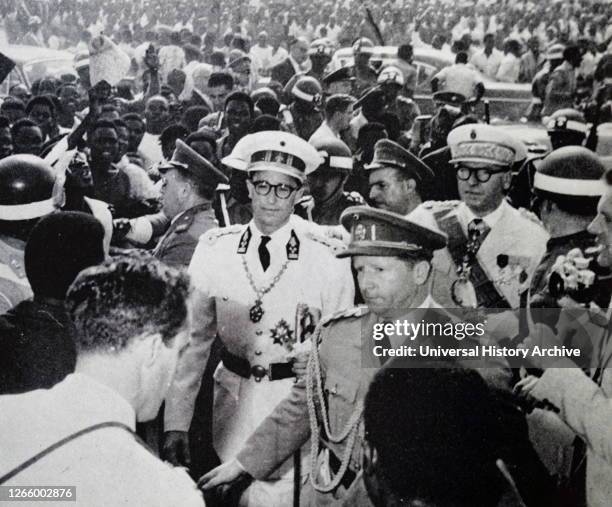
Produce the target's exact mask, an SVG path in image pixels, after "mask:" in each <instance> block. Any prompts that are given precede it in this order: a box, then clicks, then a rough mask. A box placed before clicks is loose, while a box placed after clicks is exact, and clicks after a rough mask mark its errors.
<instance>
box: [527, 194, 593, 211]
mask: <svg viewBox="0 0 612 507" xmlns="http://www.w3.org/2000/svg"><path fill="white" fill-rule="evenodd" d="M533 194H534V196H535V197H536V198H537V199H538V200H539V201H540V202H543V201H550V202H552V203H555V205H556V206H557V208H559V209H560V210H561V211H563V212H565V213H568V214H570V215H576V216H581V217H589V216H595V215H596V214H597V204H598V203H599V197H583V196H578V195H562V194H554V193H552V192H546V191H544V190H540V189H537V188H534V189H533Z"/></svg>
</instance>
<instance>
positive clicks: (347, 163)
mask: <svg viewBox="0 0 612 507" xmlns="http://www.w3.org/2000/svg"><path fill="white" fill-rule="evenodd" d="M311 144H312V145H313V146H314V148H315V150H317V151H318V152H319V155H321V157H322V159H323V162H322V163H321V165H320V166H319V169H325V170H326V171H328V170H331V171H340V172H346V173H349V172H351V169H352V168H353V157H352V154H351V150H350V149H349V147H348V146H347V145H346V144H344V143H343V142H342V141H341V140H340V139H335V138H333V137H327V138H325V139H317V140H315V141H312V142H311Z"/></svg>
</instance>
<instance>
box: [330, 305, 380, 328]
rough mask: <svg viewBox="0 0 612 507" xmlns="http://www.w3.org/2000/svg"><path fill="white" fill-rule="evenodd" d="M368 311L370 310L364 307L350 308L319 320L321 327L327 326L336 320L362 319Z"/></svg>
mask: <svg viewBox="0 0 612 507" xmlns="http://www.w3.org/2000/svg"><path fill="white" fill-rule="evenodd" d="M369 311H370V309H369V308H368V307H367V306H365V305H361V306H354V307H352V308H348V309H345V310H340V311H338V312H334V313H332V314H331V315H328V316H326V317H323V319H321V325H322V326H327V325H328V324H329V323H330V322H334V321H336V320H341V319H350V318H353V317H363V316H364V315H366V314H367V313H368V312H369Z"/></svg>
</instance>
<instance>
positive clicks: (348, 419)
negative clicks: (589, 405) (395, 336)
mask: <svg viewBox="0 0 612 507" xmlns="http://www.w3.org/2000/svg"><path fill="white" fill-rule="evenodd" d="M420 308H421V309H422V310H420V311H419V310H416V311H415V312H414V314H410V315H407V316H406V318H407V319H408V320H411V321H415V322H418V321H420V320H421V318H423V319H424V320H425V321H427V322H431V321H433V320H439V319H440V318H443V319H444V320H448V319H449V318H450V316H448V314H446V312H445V310H443V309H441V308H440V306H439V305H438V304H437V303H436V302H435V301H434V300H433V299H431V298H427V299H426V300H425V301H424V302H423V304H422V305H421V307H420ZM400 320H401V319H400ZM377 322H379V317H378V316H377V315H375V314H374V313H371V312H370V311H369V310H368V308H367V307H365V306H362V307H356V308H353V309H350V310H348V311H345V312H340V313H338V314H336V315H333V316H331V317H329V318H327V319H324V320H323V321H322V322H321V325H320V327H319V328H318V333H315V337H317V338H318V340H317V341H318V343H319V344H320V345H319V349H318V352H317V351H316V350H314V349H313V352H312V355H311V360H310V363H309V371H308V375H307V378H306V379H303V380H300V381H299V382H298V383H296V384H295V385H294V386H293V388H292V390H291V393H290V395H289V396H288V397H287V398H285V399H284V400H283V401H282V403H281V404H279V405H278V406H277V407H276V409H275V410H274V412H272V413H271V414H270V416H269V417H267V418H266V419H265V420H264V422H263V423H262V424H261V426H260V427H259V428H258V429H257V431H256V432H255V433H254V434H253V435H251V437H250V438H249V439H248V440H247V442H246V444H245V445H244V447H243V448H242V450H241V451H240V453H239V454H238V456H237V459H238V461H239V463H240V464H241V465H242V466H243V467H244V469H245V470H246V471H247V472H248V473H249V474H250V475H252V476H253V477H255V478H256V479H261V478H265V477H267V476H268V475H269V474H270V473H271V472H272V471H273V470H275V468H276V467H277V466H278V464H279V463H282V462H283V461H284V460H285V459H287V457H288V456H291V454H292V452H293V451H295V449H298V448H299V447H300V446H301V445H303V444H304V443H305V442H306V441H308V439H309V438H311V439H312V440H311V442H312V443H313V448H312V450H311V458H312V463H311V465H312V466H311V475H312V476H313V477H314V482H315V483H316V487H315V485H314V484H313V480H312V478H311V481H310V482H309V484H308V485H307V486H306V487H305V488H304V491H303V494H302V502H301V503H302V505H305V506H313V507H314V506H316V507H319V506H326V505H338V504H339V502H344V503H343V504H342V505H351V506H364V507H365V506H371V505H372V504H371V502H370V500H369V498H368V496H367V492H366V490H365V487H364V485H363V481H362V479H361V477H360V474H361V446H362V441H363V426H362V420H361V416H362V411H363V402H364V399H365V396H366V393H367V391H368V388H369V385H370V382H371V381H372V379H373V378H374V375H376V372H377V371H378V369H379V368H381V367H383V366H384V367H395V366H399V365H398V364H396V363H395V362H394V360H390V361H389V362H387V363H383V362H382V361H381V359H380V358H378V357H376V356H375V355H374V354H373V353H371V347H370V345H372V344H373V340H372V336H373V326H374V324H376V323H377ZM400 339H401V340H402V341H404V340H405V338H400ZM419 343H420V342H419ZM313 346H314V344H313ZM491 366H493V365H491ZM498 366H504V365H503V363H502V362H500V363H498V364H497V365H496V367H493V368H490V369H486V370H482V371H483V375H486V376H487V380H488V381H490V382H492V383H494V384H495V385H496V386H498V387H502V386H506V387H507V382H508V380H509V373H508V371H507V370H505V371H504V370H503V369H501V368H499V367H498ZM317 382H320V385H321V389H322V391H323V393H324V394H323V398H324V399H320V398H319V397H318V396H317V394H316V393H317V387H316V384H317ZM325 485H328V487H325ZM321 486H323V487H321ZM331 486H334V487H331ZM317 488H319V489H320V490H317Z"/></svg>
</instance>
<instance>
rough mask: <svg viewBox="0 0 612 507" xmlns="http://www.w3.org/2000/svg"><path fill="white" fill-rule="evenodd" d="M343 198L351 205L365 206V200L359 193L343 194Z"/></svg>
mask: <svg viewBox="0 0 612 507" xmlns="http://www.w3.org/2000/svg"><path fill="white" fill-rule="evenodd" d="M344 197H346V199H347V201H349V202H350V203H351V204H365V199H364V198H363V196H362V195H361V194H360V193H359V192H344Z"/></svg>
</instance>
